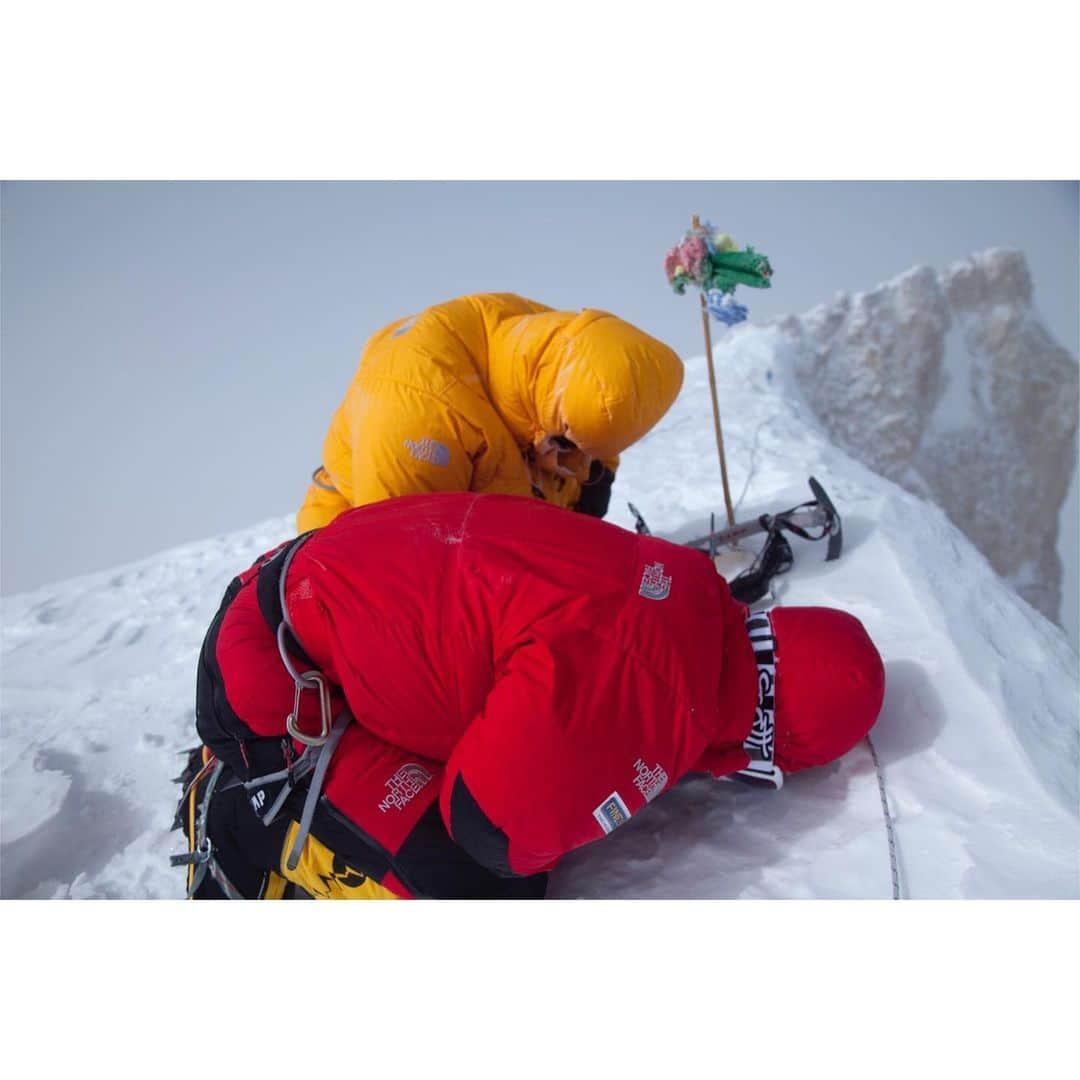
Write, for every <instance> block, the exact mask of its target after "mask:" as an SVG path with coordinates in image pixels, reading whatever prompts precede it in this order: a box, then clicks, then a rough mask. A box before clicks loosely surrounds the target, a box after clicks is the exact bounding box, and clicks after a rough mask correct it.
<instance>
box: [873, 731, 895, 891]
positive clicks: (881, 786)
mask: <svg viewBox="0 0 1080 1080" xmlns="http://www.w3.org/2000/svg"><path fill="white" fill-rule="evenodd" d="M866 745H867V746H869V747H870V756H871V757H872V758H873V759H874V769H875V771H876V772H877V782H878V791H879V792H880V793H881V810H882V813H883V814H884V815H885V831H886V832H887V833H888V834H889V865H890V867H891V868H892V898H893V899H894V900H899V899H900V870H899V867H898V865H897V859H896V833H895V832H894V831H893V820H892V815H891V814H890V813H889V801H888V799H887V798H886V797H885V775H884V774H883V773H882V771H881V762H880V761H878V756H877V751H876V750H875V749H874V744H873V743H872V742H871V741H870V736H869V735H867V736H866Z"/></svg>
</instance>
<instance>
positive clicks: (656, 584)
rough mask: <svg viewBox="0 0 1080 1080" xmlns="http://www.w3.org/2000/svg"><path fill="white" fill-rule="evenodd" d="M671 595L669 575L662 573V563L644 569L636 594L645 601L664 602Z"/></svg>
mask: <svg viewBox="0 0 1080 1080" xmlns="http://www.w3.org/2000/svg"><path fill="white" fill-rule="evenodd" d="M670 593H671V575H670V574H665V573H664V564H663V563H662V562H658V563H652V564H651V565H650V566H646V567H645V572H644V573H643V574H642V575H641V586H640V588H639V589H638V594H639V595H641V596H644V597H645V599H646V600H666V599H667V598H668V596H669V595H670Z"/></svg>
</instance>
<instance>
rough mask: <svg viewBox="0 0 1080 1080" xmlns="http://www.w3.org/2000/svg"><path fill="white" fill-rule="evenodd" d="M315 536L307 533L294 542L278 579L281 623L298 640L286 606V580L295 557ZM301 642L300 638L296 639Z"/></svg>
mask: <svg viewBox="0 0 1080 1080" xmlns="http://www.w3.org/2000/svg"><path fill="white" fill-rule="evenodd" d="M313 535H314V533H313V532H309V533H305V534H304V535H303V536H301V537H299V538H298V539H297V540H295V541H293V544H292V546H291V547H290V548H289V550H288V552H287V553H286V555H285V561H284V562H283V563H282V564H281V576H280V577H279V578H278V602H279V603H280V604H281V621H282V622H283V623H284V624H285V625H286V626H287V627H288V628H289V633H291V634H292V635H293V637H294V638H296V631H295V630H293V626H292V623H291V622H289V609H288V608H287V607H286V606H285V579H286V578H287V577H288V576H289V567H290V566H291V565H292V561H293V556H294V555H295V554H296V553H297V552H298V551H299V550H300V549H301V548H302V547H303V546H304V545H305V544H306V543H307V542H308V540H310V539H311V537H312V536H313ZM296 640H297V641H299V640H300V639H299V638H296Z"/></svg>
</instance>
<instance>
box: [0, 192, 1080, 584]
mask: <svg viewBox="0 0 1080 1080" xmlns="http://www.w3.org/2000/svg"><path fill="white" fill-rule="evenodd" d="M0 211H2V222H0V226H2V232H0V275H2V277H0V285H2V293H0V303H2V311H0V317H2V324H0V335H2V337H0V350H2V352H0V362H2V367H0V375H2V384H0V396H2V492H3V499H2V519H0V522H2V548H0V554H2V566H0V584H2V590H3V592H4V593H12V592H21V591H23V590H26V589H29V588H33V587H35V586H37V585H40V584H43V583H47V582H50V581H55V580H61V579H64V578H68V577H71V576H73V575H76V574H81V573H85V572H87V571H91V570H96V569H102V568H107V567H112V566H115V565H118V564H120V563H124V562H128V561H131V560H132V559H135V558H139V557H142V556H145V555H149V554H152V553H154V552H156V551H159V550H161V549H163V548H167V547H171V546H173V545H175V544H178V543H181V542H185V541H188V540H196V539H201V538H205V537H210V536H215V535H218V534H221V533H225V532H228V531H231V530H234V529H239V528H243V527H245V526H247V525H252V524H255V523H256V522H259V521H262V520H264V519H266V518H269V517H273V516H276V515H284V514H291V513H293V512H294V511H295V510H296V508H297V506H298V505H299V502H300V499H301V497H302V495H303V492H304V489H305V487H306V483H307V478H308V475H309V474H310V472H311V470H312V469H313V468H314V467H315V465H317V464H318V461H319V455H320V447H321V444H322V439H323V435H324V433H325V429H326V425H327V423H328V421H329V419H330V415H331V413H332V411H333V409H334V408H335V406H336V405H337V403H338V401H339V399H340V397H341V394H342V393H343V391H344V389H345V387H346V385H347V383H348V380H349V378H350V376H351V374H352V372H353V369H354V367H355V365H356V360H357V357H358V355H359V352H360V349H361V347H362V345H363V343H364V340H365V339H366V338H367V336H368V335H369V334H371V333H372V331H374V330H376V329H377V328H378V327H379V326H381V325H383V324H384V323H386V322H389V321H390V320H391V319H394V318H397V317H399V316H401V315H405V314H408V313H410V312H412V311H416V310H419V309H421V308H423V307H425V306H427V305H428V304H431V303H435V302H438V301H441V300H445V299H449V298H451V297H453V296H458V295H461V294H463V293H468V292H476V291H513V292H519V293H522V294H524V295H525V296H528V297H530V298H532V299H535V300H539V301H541V302H543V303H546V304H549V305H551V306H553V307H557V308H581V307H599V308H603V309H605V310H609V311H612V312H614V313H616V314H618V315H621V316H623V317H625V318H627V319H629V320H630V321H632V322H635V323H637V324H638V325H639V326H641V327H642V328H643V329H645V330H647V331H648V332H649V333H651V334H653V335H655V336H656V337H659V338H661V339H662V340H664V341H666V342H668V343H669V344H670V345H672V346H673V347H674V348H675V349H676V350H677V351H678V352H679V353H680V354H682V355H684V356H692V355H699V354H700V353H701V352H702V343H701V324H700V320H699V318H698V316H697V313H696V309H695V305H694V303H693V301H692V299H689V298H687V297H676V296H674V295H673V294H672V293H671V292H670V290H669V289H668V287H667V284H666V282H665V280H664V276H663V272H662V268H661V262H662V259H663V255H664V253H665V251H666V250H667V248H668V247H669V246H671V244H673V243H674V242H675V241H677V240H678V239H679V237H680V235H681V232H682V230H683V229H684V228H685V227H686V225H687V224H688V222H689V218H690V215H691V214H694V213H698V214H701V215H702V216H703V217H707V218H709V219H711V220H712V221H713V222H714V223H715V224H716V225H718V226H720V227H722V228H724V229H725V230H727V231H729V232H731V233H732V235H733V236H734V237H735V238H736V240H738V241H739V242H740V243H751V244H753V245H754V246H755V247H756V248H758V249H759V250H761V251H764V252H765V253H766V254H767V255H768V256H769V257H770V259H771V261H772V264H773V267H774V271H775V280H774V287H773V289H772V290H771V291H769V292H752V293H748V295H747V297H746V301H747V302H748V303H749V305H750V308H751V317H752V319H754V320H755V321H756V320H761V319H764V318H767V317H769V316H772V315H779V314H784V313H787V312H801V311H804V310H806V309H808V308H810V307H812V306H814V305H815V304H818V303H820V302H822V301H824V300H826V299H828V298H830V297H831V296H832V295H833V294H834V293H835V292H836V291H837V290H841V289H844V290H852V291H859V290H865V289H868V288H871V287H873V286H874V285H875V284H877V283H878V282H880V281H883V280H885V279H887V278H889V277H892V276H893V275H895V274H897V273H899V272H901V271H903V270H905V269H907V268H908V267H910V266H912V265H914V264H916V263H925V264H928V265H931V266H933V267H935V268H937V269H941V268H943V267H945V266H946V265H948V264H949V263H950V262H952V261H954V260H956V259H960V258H963V257H964V256H966V255H968V254H969V253H971V252H973V251H977V250H981V249H983V248H987V247H991V246H1003V247H1015V248H1019V249H1021V250H1022V251H1024V253H1025V254H1026V255H1027V258H1028V261H1029V264H1030V266H1031V270H1032V274H1033V276H1034V280H1035V301H1036V305H1037V307H1038V308H1039V310H1040V312H1041V314H1042V315H1043V317H1044V319H1045V320H1046V323H1047V325H1048V327H1049V329H1050V330H1051V332H1052V333H1053V334H1054V336H1055V337H1056V338H1057V339H1058V340H1059V341H1060V342H1061V343H1062V344H1063V345H1065V346H1066V348H1068V349H1069V350H1070V352H1071V353H1072V354H1073V355H1074V356H1075V355H1077V351H1078V348H1080V346H1078V340H1077V337H1078V332H1080V331H1078V324H1077V319H1078V316H1077V296H1078V293H1080V281H1078V240H1077V237H1078V228H1080V222H1078V212H1077V185H1076V184H1075V183H999V182H993V183H967V182H931V183H906V182H905V183H891V184H890V183H868V182H867V183H864V182H845V183H797V182H777V183H699V182H693V183H666V182H665V183H651V182H650V183H646V182H640V183H639V182H611V183H607V182H580V183H579V182H562V183H558V182H536V183H533V182H499V183H479V182H477V183H473V182H457V183H435V182H422V183H375V182H370V183H366V182H365V183H325V184H324V183H272V182H252V183H5V184H4V185H3V186H2V191H0ZM1073 507H1074V508H1075V500H1074V502H1073ZM1074 513H1075V509H1074ZM1074 587H1075V579H1074Z"/></svg>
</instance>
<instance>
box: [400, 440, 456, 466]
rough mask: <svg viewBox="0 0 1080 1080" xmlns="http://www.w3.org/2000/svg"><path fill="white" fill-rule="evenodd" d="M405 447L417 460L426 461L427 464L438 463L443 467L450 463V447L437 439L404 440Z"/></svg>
mask: <svg viewBox="0 0 1080 1080" xmlns="http://www.w3.org/2000/svg"><path fill="white" fill-rule="evenodd" d="M405 449H406V450H408V451H409V453H410V454H412V456H413V457H414V458H416V460H417V461H426V462H427V463H428V464H429V465H438V466H439V467H440V468H443V469H445V468H446V467H447V466H448V465H449V464H450V447H448V446H447V445H446V443H441V442H439V441H438V439H421V440H420V441H419V442H416V441H415V440H413V439H406V440H405Z"/></svg>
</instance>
